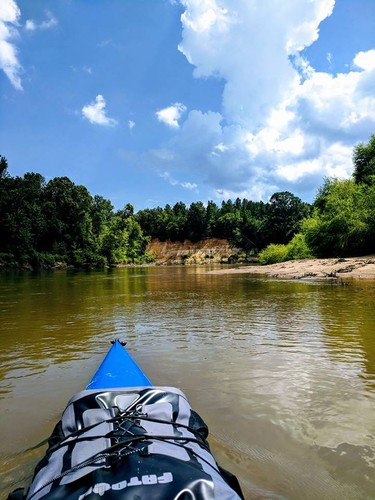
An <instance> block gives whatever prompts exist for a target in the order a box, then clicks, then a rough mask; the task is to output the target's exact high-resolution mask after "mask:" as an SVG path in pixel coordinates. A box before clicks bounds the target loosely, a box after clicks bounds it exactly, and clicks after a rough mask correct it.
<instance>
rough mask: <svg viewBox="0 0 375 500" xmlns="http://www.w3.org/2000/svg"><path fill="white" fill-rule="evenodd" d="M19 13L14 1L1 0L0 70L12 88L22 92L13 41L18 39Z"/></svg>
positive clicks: (18, 65) (19, 68)
mask: <svg viewBox="0 0 375 500" xmlns="http://www.w3.org/2000/svg"><path fill="white" fill-rule="evenodd" d="M20 15H21V12H20V10H19V8H18V6H17V4H16V2H15V1H14V0H1V5H0V68H1V69H2V70H3V71H4V73H5V74H6V76H7V77H8V78H9V80H10V82H11V83H12V85H13V87H14V88H16V89H17V90H22V82H21V77H20V73H21V71H22V67H21V64H20V63H19V61H18V56H17V48H16V46H15V43H14V42H15V40H17V38H18V30H17V28H18V26H19V23H18V21H19V18H20Z"/></svg>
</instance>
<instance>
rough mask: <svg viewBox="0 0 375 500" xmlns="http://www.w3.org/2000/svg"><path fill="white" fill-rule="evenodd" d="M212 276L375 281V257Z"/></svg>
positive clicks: (289, 264)
mask: <svg viewBox="0 0 375 500" xmlns="http://www.w3.org/2000/svg"><path fill="white" fill-rule="evenodd" d="M210 273H211V274H237V273H238V274H240V273H247V274H263V275H266V276H272V277H275V278H286V279H302V278H313V279H345V278H361V279H375V256H374V255H371V256H366V257H347V258H342V259H304V260H290V261H287V262H280V263H278V264H270V265H268V266H241V267H237V268H232V269H230V268H229V269H220V270H217V271H210Z"/></svg>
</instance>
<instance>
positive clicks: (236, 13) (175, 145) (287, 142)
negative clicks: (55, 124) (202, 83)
mask: <svg viewBox="0 0 375 500" xmlns="http://www.w3.org/2000/svg"><path fill="white" fill-rule="evenodd" d="M181 3H182V4H183V6H184V9H185V10H184V13H183V14H182V16H181V22H182V27H183V30H182V40H181V43H180V45H179V50H180V51H181V52H182V53H183V54H184V55H185V57H186V58H187V60H188V61H189V62H190V63H191V64H192V65H193V67H194V68H193V73H194V76H195V77H197V78H209V77H211V78H220V79H221V80H222V82H223V85H224V87H223V88H224V90H223V94H222V103H221V108H220V109H219V110H215V111H209V112H204V113H203V112H202V111H200V110H192V111H190V113H189V114H188V116H187V118H186V120H185V122H184V123H183V125H182V126H181V127H179V123H178V119H179V117H180V115H179V114H178V111H176V110H173V107H170V108H166V110H167V111H166V110H162V111H165V113H164V114H162V115H161V116H160V117H159V116H158V118H159V119H162V121H165V122H167V120H168V121H169V125H170V126H174V127H175V128H178V129H179V130H178V134H177V135H176V136H175V137H174V138H173V139H172V140H171V141H169V142H168V143H167V144H164V145H163V147H162V148H161V150H162V151H164V154H163V158H161V157H160V156H158V154H157V152H154V157H155V160H156V163H157V162H158V161H159V163H160V164H163V165H166V166H167V167H168V168H169V169H170V170H171V171H172V169H173V167H174V166H176V165H178V166H179V167H178V168H179V169H181V170H185V171H190V170H194V169H195V171H196V174H197V175H199V176H200V178H201V182H204V183H206V184H208V185H209V186H211V188H212V190H213V192H214V193H216V194H217V196H219V197H220V196H222V195H223V194H230V193H231V194H233V196H234V195H235V194H236V193H238V195H241V194H243V193H249V194H250V195H252V196H255V195H257V196H258V197H261V198H263V199H264V198H266V197H267V196H269V195H271V194H272V193H273V192H275V191H276V190H286V189H287V190H290V191H293V192H296V191H297V193H296V194H299V195H300V196H303V194H304V193H305V194H306V195H307V196H308V197H310V198H312V196H313V194H314V193H315V191H316V188H317V187H318V186H319V185H321V183H322V180H323V177H324V176H327V175H329V176H331V175H337V176H343V177H347V176H349V175H350V173H351V171H352V150H353V147H354V145H355V144H357V143H358V142H359V141H366V140H367V139H368V137H369V135H370V133H373V132H374V130H375V91H374V89H375V50H369V51H361V52H359V53H358V54H356V56H355V57H354V60H353V61H347V64H348V68H353V69H350V70H348V72H346V73H339V74H331V73H325V72H319V71H316V70H315V69H314V68H313V67H312V66H311V64H310V63H309V61H308V60H307V59H306V56H304V54H302V51H303V49H304V48H306V47H308V46H310V45H311V44H313V43H314V42H315V41H316V40H317V39H318V37H319V26H320V23H321V22H322V21H323V20H324V19H326V18H327V17H329V16H330V15H331V14H332V12H333V9H334V5H335V0H283V2H280V1H279V0H267V1H263V2H255V1H250V0H235V1H233V0H181ZM327 57H329V60H330V61H332V60H333V58H334V54H329V56H327ZM166 152H168V154H166ZM169 158H170V160H169ZM175 168H176V167H175Z"/></svg>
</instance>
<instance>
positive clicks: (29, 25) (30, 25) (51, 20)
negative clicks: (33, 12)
mask: <svg viewBox="0 0 375 500" xmlns="http://www.w3.org/2000/svg"><path fill="white" fill-rule="evenodd" d="M46 18H47V19H45V20H44V21H42V22H40V23H37V22H36V21H34V20H33V19H28V20H27V21H26V23H25V29H26V30H27V31H36V30H48V29H51V28H54V27H55V26H57V24H58V22H57V19H56V18H55V17H54V15H53V14H52V13H51V12H49V11H46Z"/></svg>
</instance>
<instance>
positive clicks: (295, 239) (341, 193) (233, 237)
mask: <svg viewBox="0 0 375 500" xmlns="http://www.w3.org/2000/svg"><path fill="white" fill-rule="evenodd" d="M353 163H354V173H353V177H352V178H351V179H346V180H340V179H335V178H327V179H325V181H324V183H323V185H322V187H321V188H320V189H319V191H318V193H317V195H316V198H315V200H314V202H313V204H312V205H310V204H308V203H305V202H303V201H302V200H301V199H300V198H298V197H297V196H294V195H293V194H292V193H290V192H288V191H283V192H277V193H275V194H273V195H272V196H271V198H270V200H269V202H267V203H264V202H262V201H251V200H247V199H242V200H241V199H239V198H237V199H236V200H235V201H232V200H227V201H223V202H222V203H221V204H220V205H217V204H216V203H214V202H213V201H209V202H208V203H207V204H204V203H202V202H195V203H192V204H191V205H190V206H189V207H187V206H186V205H185V204H184V203H182V202H178V203H176V204H175V205H174V206H173V207H172V206H170V205H166V206H165V207H164V208H161V207H157V208H152V209H144V210H140V211H139V212H137V213H134V208H133V207H132V205H131V204H129V203H128V204H126V205H125V206H124V208H123V209H121V210H114V207H113V205H112V204H111V202H110V201H109V200H106V199H105V198H103V197H102V196H98V195H95V196H92V195H91V194H90V193H89V191H88V190H87V188H86V187H84V186H81V185H76V184H74V183H73V182H72V181H71V180H70V179H69V178H67V177H55V178H54V179H51V180H50V181H48V182H46V181H45V179H44V178H43V176H42V175H40V174H38V173H26V174H25V175H24V176H23V177H12V176H11V175H10V174H9V172H8V163H7V160H6V158H5V157H3V156H0V236H1V237H0V261H1V262H3V264H4V263H5V264H6V263H9V264H11V263H17V264H21V265H22V264H31V265H32V266H33V267H38V266H40V265H41V266H44V267H46V266H48V265H53V264H54V263H55V262H59V261H62V262H65V263H68V264H72V265H74V266H78V267H79V266H85V265H87V266H90V267H94V266H98V267H103V266H105V265H107V264H117V263H136V264H139V263H144V262H149V261H150V260H152V256H150V255H148V254H147V245H148V243H149V241H150V240H151V239H152V238H158V239H159V240H161V241H165V240H172V241H184V240H190V241H193V242H194V241H200V240H203V239H207V238H223V239H227V240H229V241H230V242H231V243H233V244H234V245H235V246H237V247H238V248H240V249H242V250H244V251H246V253H247V254H248V255H257V254H258V253H259V252H260V253H259V257H260V260H261V262H262V263H270V262H276V261H280V260H286V259H292V258H305V257H312V256H317V257H330V256H347V255H359V254H366V253H374V252H375V135H372V136H371V137H370V140H369V142H368V143H367V144H359V145H358V146H356V147H355V148H354V152H353Z"/></svg>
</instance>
